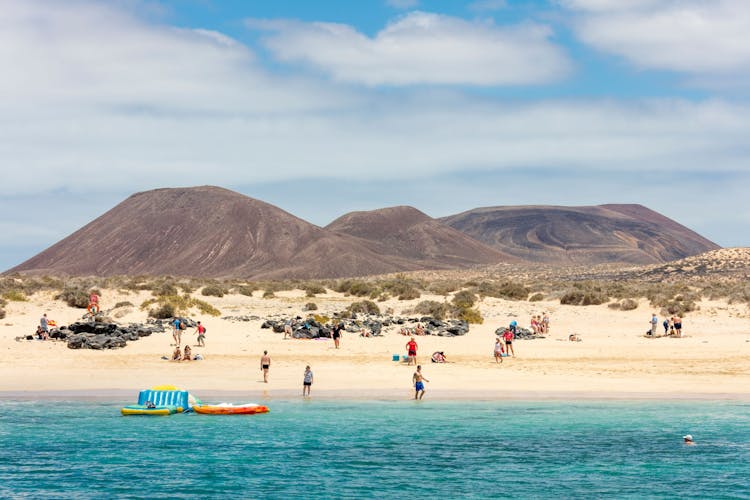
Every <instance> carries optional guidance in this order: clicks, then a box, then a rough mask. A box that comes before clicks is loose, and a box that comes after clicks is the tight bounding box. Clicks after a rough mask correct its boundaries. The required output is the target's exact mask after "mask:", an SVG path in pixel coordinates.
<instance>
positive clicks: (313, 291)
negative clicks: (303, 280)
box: [304, 283, 326, 297]
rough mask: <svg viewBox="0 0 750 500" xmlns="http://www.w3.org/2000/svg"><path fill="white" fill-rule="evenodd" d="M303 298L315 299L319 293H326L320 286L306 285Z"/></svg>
mask: <svg viewBox="0 0 750 500" xmlns="http://www.w3.org/2000/svg"><path fill="white" fill-rule="evenodd" d="M304 290H305V296H307V297H315V296H316V295H317V294H319V293H326V289H325V288H324V287H322V286H320V285H317V284H314V283H313V284H307V285H305V288H304Z"/></svg>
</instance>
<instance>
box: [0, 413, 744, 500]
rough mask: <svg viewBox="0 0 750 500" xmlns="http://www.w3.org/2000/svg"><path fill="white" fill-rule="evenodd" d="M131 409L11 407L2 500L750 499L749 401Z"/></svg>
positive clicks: (0, 437) (0, 420)
mask: <svg viewBox="0 0 750 500" xmlns="http://www.w3.org/2000/svg"><path fill="white" fill-rule="evenodd" d="M128 403H129V402H127V401H121V402H112V403H102V402H97V403H90V402H89V403H84V402H54V401H39V402H30V401H19V402H13V401H4V402H0V497H3V498H18V497H21V498H57V497H66V498H118V497H127V498H143V497H150V498H160V497H162V498H166V497H169V498H180V497H204V498H214V497H226V496H228V495H231V496H234V497H239V498H428V497H433V498H439V497H440V498H503V497H508V498H550V497H557V498H613V497H616V498H750V405H749V404H746V403H737V402H708V401H701V402H674V403H653V402H579V403H563V402H503V401H499V402H445V401H428V400H425V401H422V402H413V401H403V402H394V401H375V402H361V401H344V402H338V401H316V400H314V399H313V400H310V401H270V402H268V403H267V404H268V406H269V407H270V408H271V413H268V414H265V415H254V416H208V415H196V414H183V415H173V416H170V417H122V416H120V414H119V408H120V406H122V405H124V404H128ZM686 433H691V434H692V435H693V436H694V438H695V440H696V442H697V445H696V446H684V445H683V444H682V439H681V437H682V436H683V435H684V434H686Z"/></svg>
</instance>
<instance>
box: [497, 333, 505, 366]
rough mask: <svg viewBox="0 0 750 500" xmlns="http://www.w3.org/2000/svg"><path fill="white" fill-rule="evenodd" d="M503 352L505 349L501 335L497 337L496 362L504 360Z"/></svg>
mask: <svg viewBox="0 0 750 500" xmlns="http://www.w3.org/2000/svg"><path fill="white" fill-rule="evenodd" d="M503 352H505V349H504V348H503V343H502V342H500V337H498V338H496V339H495V363H502V362H503Z"/></svg>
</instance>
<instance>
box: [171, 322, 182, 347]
mask: <svg viewBox="0 0 750 500" xmlns="http://www.w3.org/2000/svg"><path fill="white" fill-rule="evenodd" d="M172 338H173V339H174V345H176V346H179V345H180V341H181V340H182V331H181V330H180V318H175V319H174V320H173V321H172Z"/></svg>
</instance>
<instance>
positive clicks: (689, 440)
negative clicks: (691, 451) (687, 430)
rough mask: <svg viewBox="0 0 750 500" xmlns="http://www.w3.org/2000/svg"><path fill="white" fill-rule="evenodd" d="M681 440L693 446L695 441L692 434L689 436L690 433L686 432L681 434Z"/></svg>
mask: <svg viewBox="0 0 750 500" xmlns="http://www.w3.org/2000/svg"><path fill="white" fill-rule="evenodd" d="M682 440H683V441H684V443H685V445H687V446H695V441H693V436H691V435H690V434H686V435H684V436H682Z"/></svg>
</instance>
